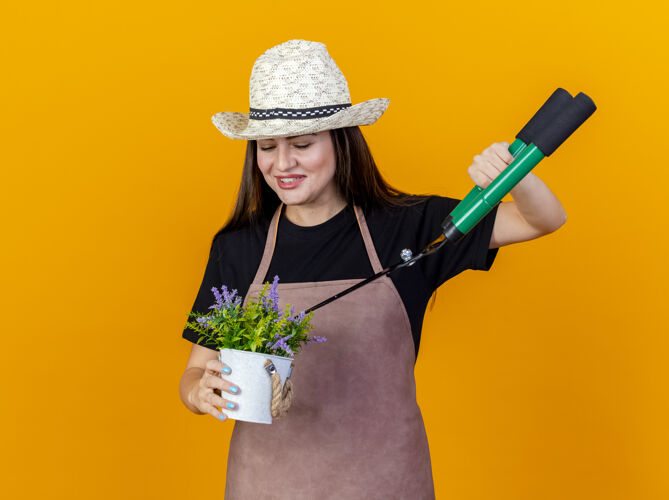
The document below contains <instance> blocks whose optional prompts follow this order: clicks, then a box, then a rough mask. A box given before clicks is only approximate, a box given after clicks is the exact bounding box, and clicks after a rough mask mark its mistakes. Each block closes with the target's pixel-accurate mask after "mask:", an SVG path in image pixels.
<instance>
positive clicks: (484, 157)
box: [467, 142, 514, 189]
mask: <svg viewBox="0 0 669 500" xmlns="http://www.w3.org/2000/svg"><path fill="white" fill-rule="evenodd" d="M513 160H514V158H513V155H512V154H511V153H509V143H508V142H495V143H494V144H492V145H491V146H488V147H487V148H485V149H484V150H483V152H482V153H481V154H480V155H476V156H474V163H472V164H471V165H470V166H469V168H468V169H467V173H468V174H469V177H471V179H472V180H473V181H474V182H475V183H476V185H478V186H480V187H482V188H484V189H485V188H487V187H488V186H489V185H490V183H491V182H492V181H494V180H495V178H496V177H497V176H498V175H499V174H500V173H501V172H502V171H503V170H504V169H505V168H506V167H508V166H509V165H510V164H511V162H512V161H513Z"/></svg>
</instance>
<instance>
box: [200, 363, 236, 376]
mask: <svg viewBox="0 0 669 500" xmlns="http://www.w3.org/2000/svg"><path fill="white" fill-rule="evenodd" d="M205 366H206V367H207V370H209V371H211V372H212V374H214V373H224V374H225V375H230V373H232V368H230V367H229V366H228V365H226V364H225V363H222V362H221V361H219V360H218V359H210V360H209V361H207V364H206V365H205Z"/></svg>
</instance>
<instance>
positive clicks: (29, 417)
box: [0, 0, 669, 500]
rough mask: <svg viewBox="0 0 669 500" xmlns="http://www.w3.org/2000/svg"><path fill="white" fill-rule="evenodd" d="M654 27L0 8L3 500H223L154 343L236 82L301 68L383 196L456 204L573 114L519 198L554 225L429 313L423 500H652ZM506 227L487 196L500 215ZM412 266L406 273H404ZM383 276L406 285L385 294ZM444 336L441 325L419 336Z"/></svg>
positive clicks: (661, 360) (172, 319) (214, 189)
mask: <svg viewBox="0 0 669 500" xmlns="http://www.w3.org/2000/svg"><path fill="white" fill-rule="evenodd" d="M668 14H669V9H668V7H667V3H666V2H643V1H641V2H635V3H634V4H625V3H616V2H582V1H580V2H577V1H572V0H568V1H562V2H557V3H546V4H542V3H540V2H533V1H527V0H521V1H519V2H514V3H508V2H491V1H476V2H454V3H444V2H435V3H433V4H429V3H414V4H400V3H396V4H389V3H387V2H377V3H369V2H349V1H343V2H336V3H332V2H320V3H313V2H289V3H278V2H265V1H261V2H254V3H252V4H251V5H249V6H246V7H244V6H242V4H241V3H238V4H231V3H230V2H197V3H195V4H186V3H183V2H164V1H163V2H127V1H122V2H118V1H117V2H95V3H93V2H33V3H30V4H28V3H21V4H19V3H15V4H14V5H11V6H9V5H8V6H5V7H3V15H2V20H0V23H1V25H0V27H1V28H2V29H0V33H1V34H0V37H1V41H2V47H3V49H2V72H3V77H2V79H1V83H0V86H1V88H2V100H3V104H2V109H3V112H2V114H3V119H2V120H0V127H1V138H2V139H1V140H2V148H1V150H0V151H1V152H0V154H1V155H2V182H1V183H0V188H1V189H2V196H0V200H1V201H0V203H2V207H1V208H2V210H1V211H0V213H2V217H3V222H2V237H3V244H2V252H3V255H2V259H1V262H2V266H3V268H2V277H3V287H2V294H3V297H2V307H3V311H2V312H3V317H4V318H5V321H4V324H5V328H4V329H3V347H2V349H0V366H2V377H1V382H0V383H1V384H2V386H1V389H2V392H1V394H2V410H3V411H2V413H1V416H0V419H1V421H0V424H1V426H2V443H1V444H0V449H1V450H2V451H1V454H0V457H1V462H0V485H1V486H0V489H1V490H2V496H3V497H4V498H12V499H18V498H31V499H32V498H35V499H37V498H67V499H80V498H81V499H88V498H101V499H102V498H124V499H135V498H137V499H146V498H161V499H165V498H175V499H177V498H178V499H187V498H223V491H224V485H225V469H226V457H227V449H228V443H229V439H230V432H231V429H232V423H231V421H228V422H226V423H220V422H218V421H216V420H214V419H213V418H212V417H210V416H195V415H194V414H192V413H190V412H189V411H188V410H187V409H186V408H185V407H184V406H183V405H182V403H181V401H180V400H179V397H178V383H179V379H180V377H181V374H182V371H183V369H184V365H185V363H186V359H187V357H188V354H189V351H190V346H191V345H190V343H188V342H187V341H185V340H183V339H182V338H181V331H182V328H183V325H184V322H185V320H186V314H187V313H188V311H189V310H190V307H191V305H192V303H193V300H194V298H195V295H196V293H197V289H198V287H199V285H200V280H201V278H202V273H203V271H204V266H205V263H206V260H207V257H208V250H209V244H210V240H211V237H212V236H213V234H214V233H215V231H216V230H217V229H218V228H219V227H220V226H221V225H222V224H223V222H224V221H225V219H226V218H227V215H228V213H229V211H230V209H231V207H232V204H233V202H234V197H235V193H236V189H237V186H238V183H239V179H240V174H241V167H242V163H243V156H244V150H245V146H246V143H245V142H244V141H233V140H230V139H228V138H227V137H225V136H223V135H222V134H221V133H220V132H218V130H216V128H215V127H214V126H213V124H212V123H211V115H212V114H214V113H216V112H219V111H241V112H247V111H248V104H249V103H248V82H249V77H250V72H251V68H252V66H253V62H254V61H255V59H256V58H257V57H258V56H259V55H260V54H262V53H263V52H264V51H265V50H267V49H268V48H270V47H272V46H274V45H276V44H279V43H282V42H284V41H286V40H289V39H292V38H304V39H307V40H315V41H320V42H323V43H325V44H326V45H327V47H328V50H329V52H330V54H331V55H332V57H333V58H334V60H335V61H336V62H337V64H338V65H339V67H340V68H341V69H342V71H343V72H344V74H345V75H346V77H347V79H348V84H349V88H350V91H351V98H352V102H353V103H354V104H355V103H358V102H362V101H364V100H367V99H372V98H376V97H386V98H389V99H390V100H391V103H390V106H389V107H388V110H387V111H386V113H385V114H384V115H383V116H382V118H381V119H380V120H379V121H378V122H377V123H376V124H374V125H372V126H370V127H362V130H363V133H364V134H365V136H366V138H367V140H368V141H369V144H370V146H371V148H372V152H373V154H374V156H375V159H376V161H377V163H378V165H379V166H380V168H381V170H382V173H383V175H384V176H386V178H387V179H388V180H389V181H390V182H391V183H392V184H394V185H397V186H398V187H400V188H402V189H405V190H408V191H411V192H432V193H435V194H441V195H444V196H451V197H458V198H462V197H463V196H464V195H465V194H466V193H467V192H469V190H470V189H471V187H472V186H473V183H472V181H471V179H470V178H469V177H468V175H467V167H468V166H469V165H470V164H471V160H472V157H473V156H474V155H475V154H478V153H480V152H481V151H482V150H483V149H484V148H486V147H487V146H489V145H490V144H492V143H493V142H500V141H508V142H511V141H513V139H514V136H515V134H516V133H517V132H518V131H519V130H520V128H521V127H522V126H523V125H524V124H525V122H526V121H527V120H528V119H529V118H530V117H531V116H532V114H533V113H534V112H535V111H536V109H537V108H538V107H539V106H540V105H541V104H542V103H543V102H544V101H545V99H546V98H547V97H548V96H549V95H550V93H551V92H552V91H553V90H555V89H556V88H557V87H563V88H565V89H567V90H568V91H569V92H571V93H572V94H573V95H575V94H576V93H578V92H580V91H582V92H585V93H586V94H588V95H589V96H591V97H592V98H593V100H594V101H595V103H596V104H597V106H598V109H597V111H596V112H595V114H593V115H592V117H591V118H590V119H589V120H588V121H586V123H585V124H584V125H583V126H582V127H581V128H580V129H578V130H577V131H576V132H575V133H574V134H573V135H572V136H571V137H570V138H569V139H568V140H567V141H566V142H565V143H564V144H563V145H562V146H561V147H560V148H559V149H558V150H557V151H556V152H555V153H554V154H553V155H552V156H551V157H549V158H547V159H545V160H543V161H542V162H541V163H540V164H539V165H538V166H537V167H536V168H535V169H534V170H533V172H534V173H535V174H536V175H538V176H539V177H540V178H541V179H542V180H543V181H544V182H546V184H547V185H548V186H549V187H550V188H551V190H552V191H553V192H554V193H555V194H556V196H557V197H558V198H559V199H560V201H561V202H562V204H563V206H564V207H565V210H566V211H567V214H568V221H567V223H566V224H565V225H564V226H563V227H562V228H560V229H559V230H558V231H557V232H555V233H553V234H550V235H548V236H545V237H543V238H540V239H537V240H533V241H529V242H524V243H520V244H514V245H510V246H506V247H503V248H501V249H500V251H499V254H498V256H497V260H496V262H495V264H494V265H493V268H492V269H491V271H490V272H487V273H485V272H473V271H467V272H464V273H462V274H461V275H459V276H457V277H456V278H455V279H453V280H451V281H449V282H447V283H446V284H445V285H444V286H443V287H442V288H440V289H439V292H438V296H437V302H436V306H435V307H434V309H433V310H432V311H428V312H427V315H426V318H425V324H424V328H423V338H422V343H421V348H420V354H419V359H418V362H417V365H416V378H417V384H418V387H417V390H418V399H419V404H420V406H421V408H422V410H423V417H424V419H425V424H426V427H427V431H428V436H429V442H430V449H431V454H432V461H433V472H434V480H435V486H436V489H437V498H440V499H458V500H462V499H467V500H479V499H491V500H492V499H494V500H502V499H514V500H520V499H523V500H524V499H528V500H530V499H532V500H536V499H542V500H553V499H555V500H557V499H560V500H562V499H567V498H568V499H573V500H576V499H589V500H591V499H606V500H617V499H621V500H622V499H635V500H640V499H643V500H645V499H648V500H651V499H662V498H669V479H668V477H669V476H668V475H667V473H668V472H669V454H668V453H667V449H669V447H668V445H669V432H668V431H667V421H668V418H667V417H669V404H668V397H667V393H668V391H667V382H668V379H669V375H668V373H667V355H668V354H669V345H668V341H667V338H668V336H667V334H668V333H669V331H668V330H669V329H668V328H667V324H668V321H667V320H668V319H669V318H668V317H667V312H666V306H667V298H668V296H669V294H668V290H667V281H668V279H669V273H668V269H669V267H668V265H667V262H666V260H667V245H668V243H669V240H668V237H667V222H666V221H667V216H668V215H669V211H668V210H667V195H666V193H667V183H668V181H669V175H668V174H667V141H666V139H665V137H666V134H667V116H669V109H667V108H668V105H667V95H666V91H667V88H668V83H669V82H668V79H667V69H666V54H667V49H668V48H669V43H668V42H669V39H668V36H667V29H666V23H667V20H669V15H668ZM509 200H511V198H510V197H506V198H505V201H509ZM414 250H416V249H414ZM409 272H410V271H409ZM446 325H447V326H446Z"/></svg>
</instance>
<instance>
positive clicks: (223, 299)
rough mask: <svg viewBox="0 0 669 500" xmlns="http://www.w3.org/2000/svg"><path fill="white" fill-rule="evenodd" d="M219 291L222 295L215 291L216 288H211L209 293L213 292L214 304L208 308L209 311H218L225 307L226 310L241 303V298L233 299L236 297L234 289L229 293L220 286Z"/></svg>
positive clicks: (226, 288)
mask: <svg viewBox="0 0 669 500" xmlns="http://www.w3.org/2000/svg"><path fill="white" fill-rule="evenodd" d="M221 290H222V291H223V295H221V293H220V292H219V291H218V290H217V289H216V287H212V289H211V291H212V292H214V297H216V304H214V305H212V306H209V309H216V310H217V311H219V310H220V309H221V308H223V307H225V308H226V309H230V308H232V307H235V306H237V305H239V304H240V303H241V301H242V298H241V297H237V298H236V299H235V296H236V295H237V290H236V289H235V290H233V291H232V292H229V291H228V287H227V286H225V285H221ZM233 299H234V300H233Z"/></svg>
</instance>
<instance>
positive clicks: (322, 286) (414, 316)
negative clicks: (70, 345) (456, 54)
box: [180, 40, 566, 499]
mask: <svg viewBox="0 0 669 500" xmlns="http://www.w3.org/2000/svg"><path fill="white" fill-rule="evenodd" d="M388 104H389V100H388V99H372V100H370V101H366V102H363V103H360V104H356V105H354V106H352V105H351V103H350V96H349V93H348V85H347V82H346V79H345V78H344V76H343V74H342V73H341V71H340V70H339V68H338V67H337V65H336V64H335V63H334V61H333V60H332V58H331V57H330V56H329V54H328V52H327V50H326V48H325V45H323V44H322V43H318V42H309V41H306V40H289V41H287V42H285V43H283V44H280V45H278V46H276V47H273V48H271V49H269V50H268V51H266V52H265V53H264V54H263V55H261V56H260V57H259V58H258V59H257V60H256V63H255V64H254V67H253V71H252V74H251V81H250V113H249V114H248V115H246V114H242V113H231V112H226V113H217V114H216V115H214V117H213V121H214V124H215V125H216V127H217V128H218V129H219V130H220V131H221V132H222V133H223V134H224V135H226V136H227V137H230V138H232V139H245V140H248V144H247V150H246V161H245V164H244V169H243V173H242V182H241V186H240V189H239V193H238V198H237V203H236V206H235V208H234V211H233V213H232V215H231V217H230V219H229V220H228V222H227V223H226V224H225V226H224V227H223V228H222V229H221V230H220V231H219V232H218V233H217V234H216V235H215V236H214V239H213V241H212V245H211V251H210V256H209V262H208V264H207V267H206V270H205V275H204V279H203V281H202V285H201V287H200V290H199V293H198V296H197V298H196V300H195V304H194V305H193V309H192V310H193V312H195V311H197V312H206V311H207V310H208V307H209V306H210V305H211V304H212V303H213V296H212V292H211V288H212V287H214V286H216V287H220V286H221V285H222V284H225V285H227V286H228V287H229V288H231V289H233V288H234V289H237V290H238V292H239V294H240V295H243V296H245V303H246V299H247V298H248V297H249V296H251V295H254V294H255V293H256V292H258V291H259V290H260V288H261V286H262V284H263V283H264V282H266V281H270V282H271V281H272V278H273V276H275V275H278V276H279V277H280V280H281V281H280V283H279V285H278V292H279V297H280V298H281V300H282V302H284V303H285V302H287V303H290V304H291V305H293V306H294V307H295V310H298V311H299V310H304V309H307V308H308V307H310V306H313V305H315V304H317V303H319V302H321V301H322V300H324V299H326V298H329V297H331V296H332V295H334V294H336V293H338V292H340V291H342V290H345V289H346V288H349V287H350V286H352V285H353V284H354V283H358V282H359V281H361V280H362V279H364V278H367V277H369V276H370V275H371V274H373V273H376V272H379V271H381V270H382V269H384V268H385V267H387V266H389V265H391V264H394V263H396V262H397V261H398V260H399V259H398V258H399V255H400V251H401V250H402V249H403V248H410V249H413V250H414V251H416V250H418V251H420V250H422V249H423V248H424V247H425V245H427V244H428V243H430V242H432V241H433V240H434V239H435V238H436V237H437V236H438V235H439V234H440V228H441V222H442V221H443V219H444V218H445V217H446V216H447V215H448V214H449V213H450V211H451V210H452V209H453V208H454V207H455V206H456V205H457V204H458V203H459V202H460V200H458V199H454V198H448V197H441V196H429V195H428V196H414V195H409V194H406V193H403V192H400V191H398V190H396V189H393V188H391V187H390V186H388V185H387V184H386V183H385V181H384V180H383V178H382V177H381V175H380V173H379V171H378V169H377V167H376V165H375V163H374V160H373V158H372V155H371V153H370V151H369V148H368V147H367V144H366V142H365V139H364V137H363V136H362V133H361V132H360V129H359V126H360V125H369V124H372V123H374V122H375V121H376V120H377V119H378V118H379V117H380V116H381V114H383V112H384V111H385V109H386V107H387V106H388ZM507 148H508V144H507V143H496V144H493V145H492V146H490V147H489V148H487V149H486V150H484V151H483V152H482V153H481V154H480V155H477V156H475V157H474V162H473V164H472V165H471V166H470V167H469V170H468V172H469V175H470V177H471V178H472V180H473V181H474V182H476V183H477V184H478V185H480V186H482V187H485V186H487V185H488V184H489V183H490V182H491V181H492V180H493V179H494V178H495V177H496V176H497V175H498V174H499V172H500V171H502V170H503V169H504V168H505V167H506V165H508V164H509V163H510V162H511V161H512V160H513V157H512V156H511V154H510V153H509V152H508V149H507ZM512 196H513V198H514V201H513V202H503V203H500V204H498V205H497V206H496V207H495V208H494V209H493V210H492V211H491V212H489V213H488V214H487V215H486V217H484V219H483V220H482V221H481V222H480V223H479V224H478V225H477V226H475V227H474V229H472V230H471V231H470V232H469V233H468V234H467V235H466V236H465V237H464V238H463V239H462V240H461V241H460V242H459V243H458V245H454V246H449V245H447V246H444V247H443V248H442V249H441V250H439V252H438V253H435V254H434V255H430V256H427V257H425V258H423V259H420V260H419V261H417V262H416V265H415V266H413V267H411V268H408V269H404V270H399V271H398V272H396V273H393V276H388V275H385V276H383V277H381V278H378V279H376V280H374V281H372V282H370V283H369V284H367V285H365V286H364V287H361V288H360V289H358V290H355V291H354V292H351V293H349V294H346V295H344V296H342V297H340V298H338V299H337V300H335V301H333V302H331V303H329V304H328V305H326V306H324V307H322V308H320V309H319V310H317V311H316V312H315V314H314V317H313V319H312V323H313V325H314V330H313V333H314V334H317V335H323V336H325V337H327V342H326V343H324V344H320V345H318V347H317V348H313V349H306V350H305V351H304V352H300V353H299V354H298V355H297V356H296V357H295V369H294V370H293V374H292V377H291V378H292V380H293V387H294V389H295V394H294V399H293V402H292V405H291V407H290V409H289V411H288V414H287V415H286V416H285V417H282V418H281V419H277V420H275V421H274V422H273V423H272V424H271V425H261V424H254V423H249V422H243V421H235V426H234V429H233V434H232V439H231V443H230V450H229V456H228V469H227V479H226V498H228V499H250V498H290V499H302V498H304V499H315V498H318V499H324V498H334V497H336V498H347V499H358V498H360V499H363V498H364V499H373V498H383V499H387V498H411V499H429V498H434V487H433V482H432V471H431V464H430V453H429V448H428V442H427V436H426V434H425V428H424V425H423V420H422V416H421V412H420V409H419V407H418V404H417V402H416V393H415V379H414V373H413V368H414V364H415V361H416V356H417V354H418V345H419V341H420V330H421V326H422V320H423V315H424V313H425V309H426V307H427V304H428V301H429V298H430V296H432V295H433V292H435V290H436V289H437V288H438V287H439V286H440V285H441V284H443V283H444V282H445V281H447V280H448V279H450V278H452V277H453V276H455V275H457V274H458V273H460V272H462V271H464V270H466V269H481V270H488V269H490V266H491V265H492V263H493V261H494V259H495V256H496V254H497V251H498V248H499V247H500V246H503V245H508V244H510V243H514V242H519V241H525V240H529V239H532V238H536V237H538V236H541V235H543V234H548V233H549V232H551V231H554V230H555V229H557V228H558V227H559V226H561V225H562V224H563V223H564V222H565V220H566V215H565V213H564V210H563V209H562V206H561V205H560V202H559V201H558V200H557V199H556V198H555V197H554V196H553V194H552V193H551V192H550V190H549V189H548V188H547V187H546V186H545V185H544V184H543V183H542V182H541V181H540V180H539V179H538V178H537V177H536V176H534V175H533V174H531V173H530V174H529V175H528V176H526V177H525V178H524V179H523V181H522V182H520V183H519V184H518V185H517V186H516V187H515V188H514V190H512ZM183 337H184V338H186V339H187V340H190V341H191V342H193V343H194V344H193V346H192V351H191V354H190V358H189V360H188V363H187V366H186V370H185V372H184V374H183V376H182V379H181V384H180V395H181V398H182V400H183V402H184V404H185V405H186V407H187V408H188V409H189V410H191V411H192V412H194V413H196V414H209V415H211V416H213V417H215V418H219V419H220V420H225V419H226V413H225V412H234V411H235V403H234V402H232V401H230V400H229V399H226V394H239V393H240V391H243V390H244V388H243V387H238V386H237V385H235V384H234V383H233V382H232V381H231V380H234V373H233V372H232V367H229V366H225V365H223V364H222V363H221V362H219V361H218V360H217V354H218V353H217V352H216V351H215V350H212V349H208V348H206V347H203V346H201V345H197V344H195V342H197V339H198V336H197V334H195V333H194V332H193V331H191V330H190V329H189V328H186V329H185V330H184V333H183ZM298 358H299V359H298ZM221 372H222V373H223V374H224V375H225V376H229V378H230V380H228V379H224V378H222V377H221V376H220V373H221ZM217 407H218V408H224V407H225V412H223V411H219V410H218V408H217Z"/></svg>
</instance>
